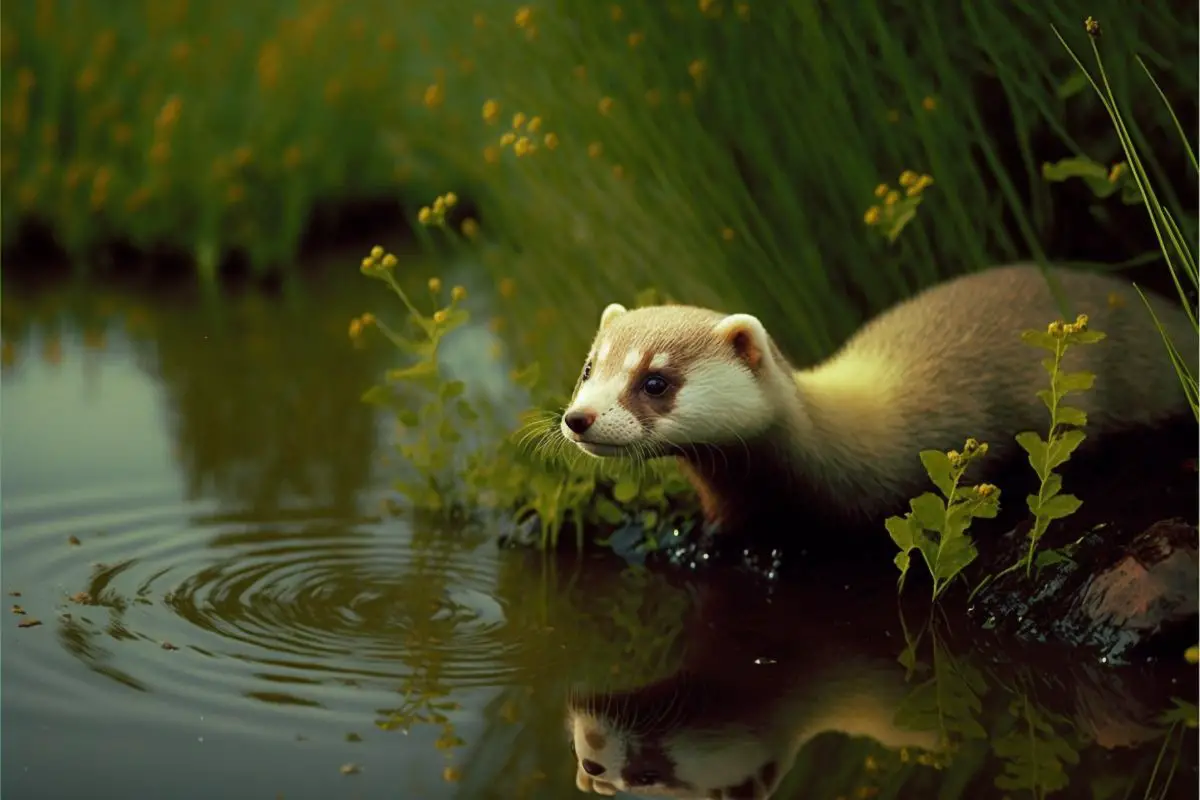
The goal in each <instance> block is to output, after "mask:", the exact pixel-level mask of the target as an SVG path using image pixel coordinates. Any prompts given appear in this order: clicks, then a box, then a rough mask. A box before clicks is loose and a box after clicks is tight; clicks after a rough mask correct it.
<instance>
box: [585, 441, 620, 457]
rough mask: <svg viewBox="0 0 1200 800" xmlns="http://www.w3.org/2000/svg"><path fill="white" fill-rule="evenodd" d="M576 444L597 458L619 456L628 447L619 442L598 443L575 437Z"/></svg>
mask: <svg viewBox="0 0 1200 800" xmlns="http://www.w3.org/2000/svg"><path fill="white" fill-rule="evenodd" d="M574 441H575V446H576V447H578V448H579V449H580V450H582V451H583V452H585V453H587V454H588V455H589V456H596V457H597V458H612V457H614V456H619V455H621V454H622V453H624V452H625V450H626V448H625V447H623V446H622V445H619V444H597V443H595V442H585V441H582V440H580V439H575V440H574Z"/></svg>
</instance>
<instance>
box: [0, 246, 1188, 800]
mask: <svg viewBox="0 0 1200 800" xmlns="http://www.w3.org/2000/svg"><path fill="white" fill-rule="evenodd" d="M346 263H347V264H349V265H351V266H350V267H349V268H348V269H346V270H342V271H340V272H339V271H326V272H324V273H320V274H319V275H318V276H317V277H314V278H313V279H312V281H311V282H310V283H309V284H308V285H306V286H305V287H304V289H303V290H302V291H301V292H299V293H298V294H296V295H293V296H288V297H285V298H268V297H264V296H261V295H255V294H244V295H240V296H230V297H226V298H223V299H221V300H220V301H218V302H206V301H204V300H202V299H201V298H199V297H197V296H195V295H194V294H193V293H191V292H188V291H180V290H177V291H171V292H163V291H158V292H155V293H149V292H146V291H141V290H132V289H126V290H115V289H105V288H102V287H99V288H98V287H94V286H92V287H89V286H76V285H58V286H53V287H49V288H41V289H36V290H22V289H19V288H10V287H9V286H6V291H5V294H4V298H3V302H4V306H3V309H2V312H3V318H2V324H3V345H2V348H3V372H2V377H0V389H2V396H0V401H2V411H0V413H2V417H0V422H2V437H3V465H2V466H3V472H2V474H0V491H2V492H3V516H2V520H0V523H2V526H3V538H2V546H3V547H2V566H3V591H4V592H5V593H6V595H7V596H6V597H5V600H6V602H7V603H8V605H9V606H10V610H11V611H13V613H10V614H7V615H6V616H5V624H4V626H3V630H2V634H0V635H2V640H0V646H2V648H3V654H4V655H3V694H2V704H3V723H2V728H3V734H4V739H3V759H4V760H3V778H2V782H3V786H2V790H3V793H4V795H5V796H6V797H13V798H35V797H36V798H42V797H47V798H49V797H64V798H66V797H83V796H95V795H96V794H97V792H98V790H100V787H103V789H102V790H100V795H101V796H112V797H131V798H132V797H138V798H140V797H167V796H172V797H180V798H192V797H194V798H211V797H216V796H225V797H233V798H240V797H246V798H273V797H281V796H282V797H287V798H301V797H321V798H329V797H403V798H450V797H462V798H475V797H481V798H482V797H497V798H508V797H545V798H557V797H573V796H579V792H578V791H577V789H576V788H575V777H574V776H575V773H576V767H575V761H574V758H573V756H572V754H571V750H570V749H569V745H568V736H567V730H566V724H565V723H566V703H567V698H568V695H569V694H570V692H571V690H572V689H573V688H574V689H579V688H580V687H585V688H587V689H588V690H590V691H599V692H601V693H603V692H604V691H606V690H608V689H615V688H629V687H635V688H636V687H638V686H642V685H644V684H647V683H648V682H650V681H652V680H656V679H662V678H663V677H664V676H668V680H670V678H669V676H671V675H673V674H675V673H676V672H677V671H678V670H679V669H680V668H681V666H682V667H686V668H687V669H688V670H689V673H694V674H699V675H701V676H705V675H707V676H709V677H710V678H713V679H714V680H718V681H720V680H724V681H725V682H726V683H729V684H731V685H732V686H733V687H734V688H733V689H732V690H731V694H729V695H728V699H727V706H728V708H727V709H725V711H724V712H723V713H725V715H726V717H728V718H729V719H730V720H732V721H733V722H737V720H738V719H739V714H749V713H751V712H753V711H754V710H755V709H761V708H763V707H765V708H768V709H775V708H778V709H782V712H781V713H783V716H784V721H783V722H782V723H779V724H781V725H782V726H783V728H786V729H787V730H788V731H790V733H789V734H788V735H789V736H791V735H793V734H795V731H794V730H792V729H793V728H795V729H796V730H800V729H806V730H809V734H811V735H812V736H814V737H815V738H814V739H813V740H812V741H811V742H808V743H807V744H806V745H805V746H804V747H803V748H802V749H801V750H800V751H799V753H798V754H796V755H795V759H794V764H789V765H785V766H788V769H787V770H785V771H786V772H788V775H787V777H786V778H785V781H784V786H783V788H781V790H780V791H779V793H778V795H777V796H779V797H801V796H803V797H829V798H834V797H874V796H877V797H890V796H904V797H933V796H945V797H990V796H997V797H999V796H1003V795H1005V794H1007V795H1010V796H1014V797H1015V796H1029V795H1030V794H1031V793H1034V792H1035V791H1040V792H1044V791H1045V790H1047V789H1057V790H1058V792H1059V794H1058V796H1078V797H1124V796H1132V797H1142V796H1155V797H1158V796H1164V797H1175V796H1178V797H1194V796H1195V793H1196V758H1195V750H1196V739H1195V734H1194V731H1190V730H1188V731H1185V730H1184V729H1183V727H1182V726H1179V725H1176V726H1174V727H1172V725H1171V724H1170V723H1169V721H1168V722H1163V721H1162V720H1160V719H1159V717H1160V715H1161V714H1162V713H1163V712H1164V711H1169V710H1170V709H1171V708H1174V707H1175V706H1174V704H1173V702H1172V698H1173V697H1179V698H1182V699H1183V700H1185V701H1189V702H1194V701H1195V699H1196V689H1195V674H1194V672H1192V671H1188V670H1183V671H1180V670H1177V669H1167V668H1154V669H1147V668H1139V669H1136V670H1130V671H1119V670H1114V669H1113V668H1109V667H1105V666H1102V665H1099V664H1092V663H1089V662H1087V661H1086V660H1082V661H1072V660H1071V659H1064V660H1060V661H1058V662H1055V663H1054V664H1053V665H1052V666H1048V665H1047V664H1046V663H1044V662H1039V661H1037V660H1034V659H1036V658H1038V657H1037V656H1035V655H1029V654H1023V653H1022V654H1018V653H1012V652H1006V651H1001V655H1002V656H1003V658H1000V659H998V658H997V657H996V650H995V645H992V646H991V649H990V650H988V649H986V648H982V647H980V648H976V646H975V643H974V641H973V639H972V636H973V634H972V632H970V631H967V632H966V633H965V634H964V632H963V631H962V630H958V631H957V632H955V631H952V630H951V631H940V630H939V629H938V628H937V627H936V626H934V627H932V628H931V627H930V626H928V625H926V624H923V623H921V622H919V621H914V620H909V621H908V624H903V623H904V620H903V619H902V618H901V616H900V615H899V614H898V610H897V605H896V603H895V601H894V590H893V587H892V586H890V585H886V586H883V587H876V588H875V589H870V588H869V587H867V586H865V585H863V584H862V583H861V582H856V581H855V580H853V579H852V578H845V577H838V576H829V577H828V580H826V581H823V582H820V583H819V585H811V586H804V587H796V588H794V589H779V590H777V592H776V594H775V595H773V596H772V597H770V598H767V597H765V596H762V595H759V594H757V593H756V590H755V589H754V588H753V587H750V586H748V585H747V584H745V583H744V582H740V581H741V579H738V578H730V579H729V580H727V581H721V582H710V581H706V580H701V579H697V578H690V579H688V578H683V577H679V576H660V575H648V574H645V573H643V572H639V571H637V570H632V569H627V568H625V567H624V566H623V565H621V564H619V563H613V561H612V560H608V559H600V558H588V559H581V558H576V557H574V556H564V557H555V558H542V557H538V556H536V555H532V554H528V553H518V552H510V551H501V550H499V549H497V548H496V547H495V546H494V545H493V543H492V542H491V540H490V539H489V537H488V532H487V531H479V530H466V531H464V530H452V529H442V528H439V527H437V526H430V525H427V526H413V525H412V524H410V523H409V521H407V520H406V519H404V518H395V517H392V516H389V515H386V514H383V513H381V500H382V497H383V491H384V489H385V488H386V486H387V482H388V478H389V474H390V473H389V468H388V466H387V465H386V464H385V463H384V461H383V459H384V456H385V455H386V453H387V449H388V448H387V432H388V431H389V430H390V427H389V425H388V421H387V420H386V419H377V418H375V417H373V416H372V411H371V409H370V408H369V407H367V406H365V405H363V404H362V403H360V402H359V397H360V395H361V393H362V391H363V390H364V388H366V387H367V386H369V385H370V383H371V382H372V380H373V379H374V377H375V376H376V375H377V374H378V373H379V372H380V371H381V370H382V369H384V368H385V367H386V366H387V365H388V364H389V363H390V358H391V356H390V354H389V352H388V351H387V350H385V349H383V348H376V347H368V348H365V349H356V348H354V347H352V346H351V344H350V341H349V339H348V337H347V336H346V327H347V322H348V320H349V319H350V317H351V316H353V315H356V314H358V313H361V312H362V311H364V310H373V311H375V312H376V313H383V312H384V311H386V310H388V309H390V304H389V300H388V297H387V295H386V294H384V293H383V292H382V291H381V289H380V287H379V285H378V284H374V283H372V282H369V281H364V280H363V279H362V278H361V277H360V276H358V275H357V274H356V272H355V271H354V269H353V263H354V259H353V258H349V259H347V260H346ZM768 601H769V602H768ZM19 612H24V613H19ZM919 618H920V617H919V615H918V619H919ZM34 620H36V621H38V622H40V623H41V624H40V625H33V626H29V627H20V625H21V624H25V625H29V623H30V622H31V621H34ZM714 653H716V654H718V656H714ZM1001 662H1006V663H1001ZM766 664H773V665H782V667H781V668H780V669H781V670H782V672H781V671H780V669H776V671H775V672H772V673H770V675H771V676H772V677H767V678H759V675H760V674H761V675H766V674H767V673H765V672H764V673H760V672H757V671H756V670H757V668H758V667H757V666H756V665H758V666H761V665H766ZM998 664H999V665H998ZM714 676H715V678H714ZM764 681H766V682H769V683H764ZM756 684H757V688H758V689H761V688H762V686H763V685H766V686H768V688H769V691H768V692H767V695H766V697H765V699H764V696H763V695H762V694H761V692H758V693H755V692H752V691H749V690H750V689H751V688H754V687H755V686H756ZM740 687H745V688H746V689H747V692H746V693H745V694H743V693H742V690H741V688H740ZM864 687H865V688H864ZM864 698H865V700H864ZM868 701H869V702H868ZM764 704H765V705H764ZM610 710H611V709H610ZM613 713H618V712H613ZM618 716H619V713H618ZM897 719H898V720H900V721H901V722H902V723H904V724H906V725H909V726H910V727H914V726H915V728H918V729H921V730H924V731H925V733H930V732H932V733H933V734H936V737H935V738H937V737H947V738H949V739H952V740H955V741H957V742H958V744H957V745H956V746H954V747H953V748H950V749H948V750H946V751H945V752H944V753H943V754H942V755H941V756H939V757H938V758H925V757H922V756H920V755H919V748H917V749H913V750H912V751H911V752H910V750H909V748H908V747H906V746H902V745H903V744H904V742H907V741H909V740H908V739H905V738H904V737H900V739H901V740H903V741H900V740H897V741H898V742H899V743H896V742H892V744H894V745H895V746H893V747H890V748H888V747H885V746H884V745H886V744H889V742H887V741H884V742H882V743H881V742H880V741H879V740H880V738H882V739H887V738H889V737H890V736H893V734H894V733H895V732H894V730H893V725H894V723H895V720H897ZM792 720H795V722H794V724H793V722H792ZM618 721H620V720H618ZM889 731H891V733H889ZM847 734H855V736H850V735H847ZM785 738H786V737H785ZM893 738H894V737H893ZM732 744H736V742H731V746H732ZM1160 754H1161V755H1162V757H1161V758H1160ZM939 758H940V760H939ZM1156 763H1157V767H1156ZM1005 776H1008V777H1007V778H1006V777H1005ZM1168 777H1169V778H1170V780H1169V782H1168V781H1167V778H1168ZM1152 782H1153V785H1152V786H1151V783H1152ZM998 784H999V786H1003V787H1005V788H1003V789H1001V788H998ZM1148 787H1149V788H1150V791H1149V792H1148V793H1147V788H1148ZM939 792H941V793H942V794H941V795H938V793H939Z"/></svg>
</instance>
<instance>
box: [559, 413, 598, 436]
mask: <svg viewBox="0 0 1200 800" xmlns="http://www.w3.org/2000/svg"><path fill="white" fill-rule="evenodd" d="M595 421H596V412H595V411H587V410H584V411H568V412H567V413H566V415H565V416H564V417H563V422H565V423H566V424H567V427H568V428H570V429H571V432H572V433H579V434H581V433H584V432H585V431H586V430H587V429H588V428H590V427H592V423H593V422H595Z"/></svg>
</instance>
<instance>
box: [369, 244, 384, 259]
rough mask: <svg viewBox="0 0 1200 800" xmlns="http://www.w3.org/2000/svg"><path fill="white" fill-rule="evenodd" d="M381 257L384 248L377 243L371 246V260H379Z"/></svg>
mask: <svg viewBox="0 0 1200 800" xmlns="http://www.w3.org/2000/svg"><path fill="white" fill-rule="evenodd" d="M381 258H383V248H382V247H380V246H379V245H375V246H374V247H372V248H371V260H373V261H378V260H379V259H381Z"/></svg>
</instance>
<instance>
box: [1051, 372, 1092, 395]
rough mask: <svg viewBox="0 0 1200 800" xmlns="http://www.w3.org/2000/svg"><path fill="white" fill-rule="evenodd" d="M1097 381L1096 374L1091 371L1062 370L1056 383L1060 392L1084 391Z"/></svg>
mask: <svg viewBox="0 0 1200 800" xmlns="http://www.w3.org/2000/svg"><path fill="white" fill-rule="evenodd" d="M1095 382H1096V376H1095V374H1094V373H1091V372H1060V373H1059V374H1058V379H1057V380H1056V381H1055V384H1056V385H1057V387H1058V390H1059V391H1060V392H1084V391H1087V390H1088V389H1090V388H1092V384H1094V383H1095Z"/></svg>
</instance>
